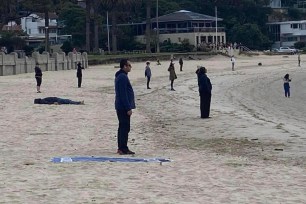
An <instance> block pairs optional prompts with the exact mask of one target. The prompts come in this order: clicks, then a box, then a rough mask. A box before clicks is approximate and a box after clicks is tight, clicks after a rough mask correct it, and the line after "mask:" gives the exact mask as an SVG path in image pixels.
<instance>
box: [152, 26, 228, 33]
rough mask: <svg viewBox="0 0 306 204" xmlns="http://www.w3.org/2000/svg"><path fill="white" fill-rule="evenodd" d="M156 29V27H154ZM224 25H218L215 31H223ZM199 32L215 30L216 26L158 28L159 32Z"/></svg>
mask: <svg viewBox="0 0 306 204" xmlns="http://www.w3.org/2000/svg"><path fill="white" fill-rule="evenodd" d="M155 30H156V29H155ZM224 31H225V29H224V27H218V28H217V32H224ZM199 32H216V28H214V27H211V28H205V27H204V28H203V27H187V28H159V33H160V34H168V33H199Z"/></svg>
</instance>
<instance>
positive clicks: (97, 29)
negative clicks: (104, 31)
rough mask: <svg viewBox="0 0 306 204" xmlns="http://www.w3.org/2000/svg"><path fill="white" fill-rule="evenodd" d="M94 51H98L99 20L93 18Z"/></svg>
mask: <svg viewBox="0 0 306 204" xmlns="http://www.w3.org/2000/svg"><path fill="white" fill-rule="evenodd" d="M94 51H95V52H99V21H98V19H97V18H96V19H95V43H94Z"/></svg>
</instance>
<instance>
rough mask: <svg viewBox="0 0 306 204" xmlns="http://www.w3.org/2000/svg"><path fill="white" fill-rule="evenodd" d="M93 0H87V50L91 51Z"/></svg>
mask: <svg viewBox="0 0 306 204" xmlns="http://www.w3.org/2000/svg"><path fill="white" fill-rule="evenodd" d="M90 1H91V0H86V51H87V52H90V9H91V4H90Z"/></svg>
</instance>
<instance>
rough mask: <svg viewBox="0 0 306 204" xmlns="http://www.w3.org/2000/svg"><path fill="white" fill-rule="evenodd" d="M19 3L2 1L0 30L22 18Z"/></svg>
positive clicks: (0, 2) (12, 0)
mask: <svg viewBox="0 0 306 204" xmlns="http://www.w3.org/2000/svg"><path fill="white" fill-rule="evenodd" d="M18 2H19V1H18V0H0V30H2V28H3V26H4V25H5V24H7V23H8V22H9V21H12V20H16V19H18V18H20V17H22V15H19V14H18V6H19V3H18Z"/></svg>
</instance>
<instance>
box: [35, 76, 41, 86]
mask: <svg viewBox="0 0 306 204" xmlns="http://www.w3.org/2000/svg"><path fill="white" fill-rule="evenodd" d="M35 79H36V86H40V85H41V81H42V78H41V77H35Z"/></svg>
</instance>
